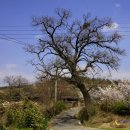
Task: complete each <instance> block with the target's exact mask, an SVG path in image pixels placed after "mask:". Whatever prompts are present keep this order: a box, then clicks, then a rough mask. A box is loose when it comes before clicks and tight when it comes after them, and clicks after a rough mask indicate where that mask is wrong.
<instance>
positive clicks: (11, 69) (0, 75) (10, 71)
mask: <svg viewBox="0 0 130 130" xmlns="http://www.w3.org/2000/svg"><path fill="white" fill-rule="evenodd" d="M16 66H17V65H16V64H6V65H5V67H4V68H0V86H2V85H4V82H3V79H4V77H5V76H9V75H13V76H18V75H22V76H23V77H24V78H26V79H27V80H29V81H30V82H33V81H35V78H34V77H35V76H34V75H33V74H32V73H31V72H30V73H27V72H22V71H18V70H17V69H16Z"/></svg>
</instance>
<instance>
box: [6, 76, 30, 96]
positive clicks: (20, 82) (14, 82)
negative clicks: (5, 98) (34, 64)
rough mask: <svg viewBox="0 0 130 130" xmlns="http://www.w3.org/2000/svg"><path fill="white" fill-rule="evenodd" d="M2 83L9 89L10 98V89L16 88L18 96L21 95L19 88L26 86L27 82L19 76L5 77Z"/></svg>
mask: <svg viewBox="0 0 130 130" xmlns="http://www.w3.org/2000/svg"><path fill="white" fill-rule="evenodd" d="M4 82H5V83H6V84H8V86H9V87H10V97H11V96H12V87H17V88H18V89H19V96H20V95H21V92H20V88H21V87H22V86H24V85H27V84H28V80H27V79H26V78H24V77H22V76H21V75H19V76H13V75H10V76H6V77H5V78H4Z"/></svg>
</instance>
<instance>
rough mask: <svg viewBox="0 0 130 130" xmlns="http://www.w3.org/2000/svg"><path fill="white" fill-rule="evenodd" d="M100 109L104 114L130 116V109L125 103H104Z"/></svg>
mask: <svg viewBox="0 0 130 130" xmlns="http://www.w3.org/2000/svg"><path fill="white" fill-rule="evenodd" d="M100 108H101V110H103V111H105V112H112V113H114V114H118V115H130V107H129V105H128V103H126V102H125V101H114V102H111V101H110V102H108V101H107V102H106V101H105V102H102V103H101V104H100Z"/></svg>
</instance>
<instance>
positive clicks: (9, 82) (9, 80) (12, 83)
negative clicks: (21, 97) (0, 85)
mask: <svg viewBox="0 0 130 130" xmlns="http://www.w3.org/2000/svg"><path fill="white" fill-rule="evenodd" d="M3 81H4V82H5V83H6V84H7V85H8V86H9V87H10V88H9V93H10V97H11V96H12V87H13V86H15V83H16V82H15V77H14V76H12V75H10V76H5V78H4V79H3Z"/></svg>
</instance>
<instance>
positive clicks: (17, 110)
mask: <svg viewBox="0 0 130 130" xmlns="http://www.w3.org/2000/svg"><path fill="white" fill-rule="evenodd" d="M6 118H7V123H6V125H7V126H15V127H16V128H34V129H40V128H43V123H44V120H43V119H44V118H43V116H42V114H41V112H40V111H39V110H38V108H37V107H36V106H35V105H34V104H33V103H32V102H30V101H28V100H26V101H24V103H23V105H21V106H20V105H13V106H11V107H10V108H9V109H8V111H7V116H6Z"/></svg>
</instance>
